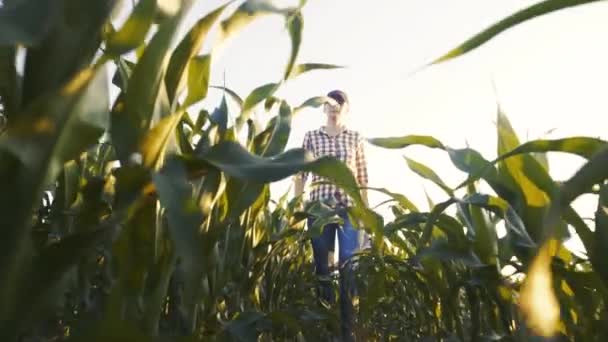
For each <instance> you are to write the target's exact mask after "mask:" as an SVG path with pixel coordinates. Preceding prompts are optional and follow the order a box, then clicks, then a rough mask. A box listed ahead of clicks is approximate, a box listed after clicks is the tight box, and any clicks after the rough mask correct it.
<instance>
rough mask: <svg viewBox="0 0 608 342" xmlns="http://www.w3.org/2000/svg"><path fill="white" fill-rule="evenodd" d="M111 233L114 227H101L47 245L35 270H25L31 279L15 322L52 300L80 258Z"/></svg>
mask: <svg viewBox="0 0 608 342" xmlns="http://www.w3.org/2000/svg"><path fill="white" fill-rule="evenodd" d="M110 232H111V227H108V226H103V227H98V228H96V229H95V230H92V231H88V232H83V233H77V234H72V235H69V236H66V237H64V238H63V239H61V240H60V241H59V242H56V243H53V244H51V245H49V246H48V247H46V248H44V249H43V250H42V251H41V252H40V254H39V255H38V256H37V257H36V258H35V259H34V261H33V265H32V266H31V269H28V270H22V272H25V273H26V277H27V278H26V279H27V282H26V283H24V284H23V285H22V286H23V288H21V289H20V297H19V298H18V300H17V303H18V305H19V307H18V309H17V310H18V311H17V312H15V313H14V314H15V316H14V317H12V319H13V320H14V321H13V322H15V323H21V322H20V320H22V319H24V318H27V317H28V316H31V315H33V314H34V313H35V312H36V311H38V310H40V309H41V308H40V305H41V303H43V302H44V301H47V300H48V298H47V296H49V295H52V293H51V292H52V291H51V290H52V289H53V288H54V287H55V286H57V285H58V283H59V282H60V281H61V279H62V278H63V277H64V276H65V274H66V273H67V272H68V271H69V270H70V269H71V268H72V267H73V266H74V265H75V264H76V263H77V262H78V261H79V258H80V257H82V256H84V255H87V254H90V253H91V251H92V250H94V247H95V245H96V244H97V243H99V242H100V241H101V239H102V238H104V236H107V235H108V234H109V233H110ZM3 323H5V322H3ZM0 327H2V325H0ZM7 328H9V327H8V326H3V327H2V331H3V332H4V331H6V330H5V329H7ZM10 328H16V327H10ZM18 328H21V329H22V328H23V327H18ZM0 336H3V333H0Z"/></svg>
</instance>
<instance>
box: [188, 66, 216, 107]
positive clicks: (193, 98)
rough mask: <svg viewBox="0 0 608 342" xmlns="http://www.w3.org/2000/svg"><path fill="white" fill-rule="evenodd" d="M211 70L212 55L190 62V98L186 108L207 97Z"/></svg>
mask: <svg viewBox="0 0 608 342" xmlns="http://www.w3.org/2000/svg"><path fill="white" fill-rule="evenodd" d="M210 68H211V56H210V55H205V56H201V57H196V58H193V59H192V60H191V61H190V66H189V70H188V96H187V97H186V100H185V101H184V107H188V106H191V105H193V104H195V103H197V102H199V101H201V100H203V99H204V98H205V97H207V91H208V90H209V71H210Z"/></svg>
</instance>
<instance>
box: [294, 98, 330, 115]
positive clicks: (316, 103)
mask: <svg viewBox="0 0 608 342" xmlns="http://www.w3.org/2000/svg"><path fill="white" fill-rule="evenodd" d="M327 100H328V97H327V96H315V97H311V98H309V99H308V100H306V101H304V102H303V103H302V104H301V105H299V106H297V107H296V108H294V110H293V115H296V114H298V112H300V111H301V110H303V109H304V108H308V107H313V108H318V107H320V106H322V105H323V104H325V103H326V102H327Z"/></svg>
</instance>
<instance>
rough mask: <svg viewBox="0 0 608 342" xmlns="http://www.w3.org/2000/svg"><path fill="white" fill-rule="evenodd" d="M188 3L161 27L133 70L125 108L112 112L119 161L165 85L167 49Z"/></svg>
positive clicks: (140, 131)
mask: <svg viewBox="0 0 608 342" xmlns="http://www.w3.org/2000/svg"><path fill="white" fill-rule="evenodd" d="M190 5H191V2H190V1H186V2H184V4H183V5H182V8H181V10H180V12H179V13H178V14H177V15H175V16H174V17H172V18H171V19H168V20H167V21H165V22H163V24H162V25H161V26H160V28H159V30H158V32H157V33H156V34H155V35H154V37H153V38H152V40H151V42H150V44H149V45H148V47H147V48H146V50H145V52H144V55H143V56H142V58H141V60H140V61H139V62H138V63H137V65H136V66H135V69H134V70H133V74H132V75H131V79H130V81H129V85H128V88H127V91H126V95H125V98H124V108H122V110H121V111H113V112H112V140H113V142H114V144H115V146H116V152H117V154H118V157H119V158H120V160H122V161H126V160H128V159H129V157H130V155H131V153H133V152H135V151H136V149H137V146H138V144H139V143H140V141H141V139H142V137H143V136H144V134H145V132H146V131H147V130H148V129H149V128H150V125H151V122H152V117H153V114H154V110H155V107H156V104H157V98H158V96H159V94H161V88H162V87H164V82H163V80H164V76H165V69H166V67H167V62H168V58H169V53H170V48H171V45H172V43H173V40H174V37H175V35H176V33H177V29H178V27H179V24H180V23H181V21H182V20H183V17H184V16H185V14H186V12H187V9H188V8H189V7H190ZM165 94H166V93H165Z"/></svg>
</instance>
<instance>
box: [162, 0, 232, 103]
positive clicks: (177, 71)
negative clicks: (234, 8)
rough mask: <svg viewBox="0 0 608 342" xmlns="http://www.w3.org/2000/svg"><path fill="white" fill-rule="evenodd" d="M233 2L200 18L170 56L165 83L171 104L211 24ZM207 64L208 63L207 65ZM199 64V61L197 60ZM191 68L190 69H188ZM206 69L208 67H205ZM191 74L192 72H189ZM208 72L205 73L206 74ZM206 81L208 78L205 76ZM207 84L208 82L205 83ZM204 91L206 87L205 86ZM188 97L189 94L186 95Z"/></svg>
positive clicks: (190, 88)
mask: <svg viewBox="0 0 608 342" xmlns="http://www.w3.org/2000/svg"><path fill="white" fill-rule="evenodd" d="M232 2H233V1H229V2H227V3H226V4H224V5H223V6H221V7H219V8H217V9H216V10H214V11H213V12H211V13H209V14H207V15H206V16H204V17H203V18H201V19H200V20H199V21H198V22H197V23H196V24H195V25H194V26H193V27H192V29H191V30H190V31H189V32H188V34H187V35H186V36H185V37H184V38H183V39H182V41H181V42H180V43H179V45H178V46H177V48H176V49H175V52H174V53H173V55H172V56H171V61H170V62H169V66H168V68H167V75H166V77H165V82H166V83H167V93H168V94H169V100H170V101H171V103H173V102H174V101H175V99H176V98H177V96H178V95H179V93H180V90H181V87H182V85H181V83H182V78H183V75H184V73H185V70H186V68H187V67H188V64H189V63H190V61H191V60H192V58H194V56H196V55H197V54H198V53H199V51H200V50H201V47H202V46H203V44H204V43H205V39H206V38H207V34H208V33H209V31H210V30H211V28H212V27H213V24H215V22H216V21H217V20H218V19H219V18H220V16H221V15H222V13H223V12H224V10H225V9H226V7H227V6H228V5H230V4H231V3H232ZM208 58H209V62H210V61H211V55H209V57H208ZM209 62H208V63H209ZM199 63H200V60H199ZM190 68H192V67H190ZM207 68H208V66H207ZM189 73H192V70H190V71H189ZM208 73H209V72H208V71H207V74H208ZM207 80H208V76H207ZM207 82H208V81H207ZM205 89H206V86H205ZM193 90H194V89H193V88H192V87H189V91H193ZM188 96H190V94H188Z"/></svg>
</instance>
